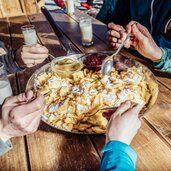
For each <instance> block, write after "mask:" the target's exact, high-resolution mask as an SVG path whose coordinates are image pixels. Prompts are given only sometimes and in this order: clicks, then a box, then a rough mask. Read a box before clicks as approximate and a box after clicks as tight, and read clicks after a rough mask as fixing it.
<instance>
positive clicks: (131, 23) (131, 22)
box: [126, 21, 137, 32]
mask: <svg viewBox="0 0 171 171" xmlns="http://www.w3.org/2000/svg"><path fill="white" fill-rule="evenodd" d="M135 23H137V22H136V21H130V22H129V23H128V24H127V26H126V31H127V32H131V30H132V26H133V25H134V24H135Z"/></svg>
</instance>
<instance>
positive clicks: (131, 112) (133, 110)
mask: <svg viewBox="0 0 171 171" xmlns="http://www.w3.org/2000/svg"><path fill="white" fill-rule="evenodd" d="M142 107H143V106H142V105H140V104H136V106H134V107H132V108H131V109H130V110H128V111H127V112H125V113H124V115H129V116H133V117H137V118H138V115H139V113H140V111H141V109H142Z"/></svg>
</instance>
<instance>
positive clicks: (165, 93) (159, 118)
mask: <svg viewBox="0 0 171 171" xmlns="http://www.w3.org/2000/svg"><path fill="white" fill-rule="evenodd" d="M51 13H52V15H53V17H54V19H55V21H56V22H57V24H58V26H59V28H60V29H61V30H62V32H63V33H64V34H65V37H66V38H67V39H68V41H69V42H70V43H72V47H73V49H74V50H75V52H76V53H88V52H99V51H104V50H110V49H109V48H108V46H107V42H106V31H107V29H106V26H105V25H104V24H103V23H101V22H99V21H97V20H96V19H93V18H92V22H93V33H94V39H93V40H94V45H93V46H91V47H89V48H85V47H83V46H82V45H81V38H80V30H79V25H78V21H79V18H80V17H82V16H87V14H84V13H82V12H80V11H77V10H76V15H75V16H72V17H69V16H68V15H67V14H65V13H64V12H63V11H52V12H51ZM0 23H3V27H0V37H2V40H3V41H4V42H5V43H6V44H9V45H10V44H11V45H12V47H13V49H16V48H18V47H19V46H21V45H23V37H22V34H21V29H20V27H21V26H22V25H24V24H29V23H31V24H34V25H35V26H36V30H37V36H38V38H39V42H40V43H41V44H43V45H45V46H46V47H47V48H48V49H49V53H50V54H53V55H54V56H61V55H65V54H66V52H65V51H64V50H63V48H62V47H61V45H60V42H59V40H58V38H57V37H56V35H55V34H54V32H53V30H52V29H51V27H50V25H49V24H48V22H47V21H46V19H45V17H44V16H43V15H42V14H35V15H30V16H22V17H15V18H9V23H8V22H7V21H6V19H4V20H0ZM4 24H5V25H4ZM9 27H10V29H9ZM6 28H7V29H6ZM10 36H11V39H10ZM122 54H123V55H125V56H127V57H130V58H133V59H136V60H138V61H140V62H142V63H143V64H145V65H147V66H148V67H150V69H151V70H152V71H153V68H152V65H151V64H149V62H148V61H145V60H144V59H143V58H137V57H136V55H132V54H130V52H127V51H125V50H123V51H122ZM47 62H49V59H47V60H46V61H45V62H44V63H43V64H45V63H47ZM43 64H41V65H43ZM41 65H39V66H36V67H34V68H31V69H27V70H25V71H22V72H20V73H17V74H16V75H11V76H10V81H11V83H12V84H13V85H14V86H13V91H14V94H18V93H19V92H23V91H25V86H26V83H27V81H28V79H29V77H30V76H31V75H32V73H33V72H34V71H35V70H36V69H37V68H39V67H40V66H41ZM157 79H158V82H159V91H160V92H159V96H158V100H157V102H156V103H155V105H154V106H153V108H152V109H151V110H150V111H148V112H147V113H146V115H145V116H144V117H143V118H142V127H141V128H140V130H139V132H138V134H137V135H136V137H135V138H134V140H133V142H132V144H131V145H132V147H133V148H134V149H135V151H136V152H137V154H138V156H139V158H138V161H137V170H138V171H139V170H140V171H141V170H142V171H144V170H147V171H148V170H149V171H153V170H154V171H160V170H166V171H169V170H171V169H170V168H171V162H170V161H171V99H170V97H171V87H170V79H169V78H166V77H163V76H161V75H157ZM12 141H13V146H14V147H13V149H12V150H11V151H10V152H9V153H7V154H6V155H4V156H3V157H0V170H33V171H37V170H39V171H41V170H42V171H43V170H45V171H52V170H55V171H56V170H59V171H67V170H70V171H71V170H74V171H75V170H76V171H77V170H78V171H91V170H96V171H97V170H99V166H100V156H101V151H102V148H103V146H104V144H105V135H96V136H88V135H75V134H69V133H64V132H61V131H57V130H55V129H53V128H51V127H49V126H47V125H46V124H44V123H43V122H42V123H41V124H40V127H39V130H38V131H37V132H36V133H34V134H32V135H28V136H26V137H25V138H15V139H12ZM9 158H10V159H9ZM1 168H2V169H1Z"/></svg>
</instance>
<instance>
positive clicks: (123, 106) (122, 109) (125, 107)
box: [114, 101, 131, 116]
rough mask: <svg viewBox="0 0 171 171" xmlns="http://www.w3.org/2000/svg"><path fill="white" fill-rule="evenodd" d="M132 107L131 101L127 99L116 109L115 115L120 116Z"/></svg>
mask: <svg viewBox="0 0 171 171" xmlns="http://www.w3.org/2000/svg"><path fill="white" fill-rule="evenodd" d="M130 107H131V102H130V101H126V102H124V103H122V104H121V105H120V106H119V107H118V109H117V110H116V112H115V113H114V116H119V115H122V114H123V113H125V112H126V111H127V110H128V109H130Z"/></svg>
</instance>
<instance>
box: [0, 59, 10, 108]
mask: <svg viewBox="0 0 171 171" xmlns="http://www.w3.org/2000/svg"><path fill="white" fill-rule="evenodd" d="M9 96H12V89H11V85H10V82H9V80H8V77H7V73H6V71H5V69H4V64H3V63H1V62H0V105H1V104H2V103H3V101H4V100H5V98H6V97H9Z"/></svg>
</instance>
